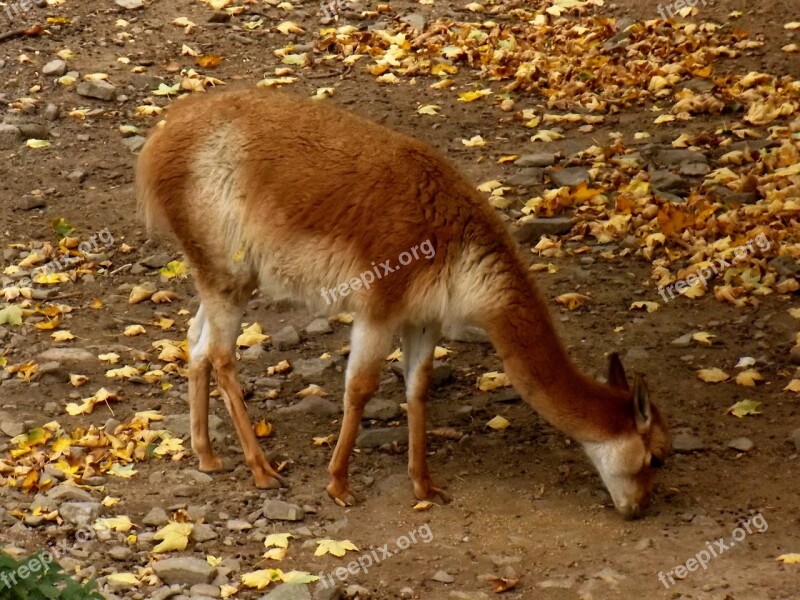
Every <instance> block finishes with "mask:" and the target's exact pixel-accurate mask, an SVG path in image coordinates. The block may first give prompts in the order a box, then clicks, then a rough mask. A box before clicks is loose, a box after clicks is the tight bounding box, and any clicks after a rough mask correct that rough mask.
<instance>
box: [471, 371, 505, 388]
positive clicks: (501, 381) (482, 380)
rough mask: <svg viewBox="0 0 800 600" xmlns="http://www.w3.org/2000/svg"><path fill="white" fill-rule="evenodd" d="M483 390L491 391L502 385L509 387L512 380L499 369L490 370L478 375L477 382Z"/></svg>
mask: <svg viewBox="0 0 800 600" xmlns="http://www.w3.org/2000/svg"><path fill="white" fill-rule="evenodd" d="M475 385H477V386H478V389H479V390H481V391H482V392H491V391H492V390H496V389H497V388H501V387H509V386H510V385H511V380H510V379H509V378H508V375H506V374H505V373H501V372H498V371H490V372H488V373H484V374H483V375H481V376H480V377H478V382H477V383H476V384H475Z"/></svg>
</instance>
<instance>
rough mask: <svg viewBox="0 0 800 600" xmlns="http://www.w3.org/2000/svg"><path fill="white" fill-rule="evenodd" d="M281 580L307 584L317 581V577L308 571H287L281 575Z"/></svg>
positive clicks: (295, 583)
mask: <svg viewBox="0 0 800 600" xmlns="http://www.w3.org/2000/svg"><path fill="white" fill-rule="evenodd" d="M281 581H283V582H284V583H291V584H294V585H301V584H302V585H307V584H309V583H313V582H315V581H319V577H317V576H316V575H312V574H311V573H309V572H308V571H289V572H287V573H283V574H282V575H281Z"/></svg>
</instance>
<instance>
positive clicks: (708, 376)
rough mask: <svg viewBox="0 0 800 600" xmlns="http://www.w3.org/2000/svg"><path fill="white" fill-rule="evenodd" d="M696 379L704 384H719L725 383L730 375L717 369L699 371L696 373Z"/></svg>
mask: <svg viewBox="0 0 800 600" xmlns="http://www.w3.org/2000/svg"><path fill="white" fill-rule="evenodd" d="M697 377H698V379H700V380H701V381H705V382H706V383H719V382H720V381H727V380H728V379H730V375H728V374H727V373H726V372H725V371H723V370H722V369H719V368H717V367H714V368H713V369H700V370H699V371H698V372H697Z"/></svg>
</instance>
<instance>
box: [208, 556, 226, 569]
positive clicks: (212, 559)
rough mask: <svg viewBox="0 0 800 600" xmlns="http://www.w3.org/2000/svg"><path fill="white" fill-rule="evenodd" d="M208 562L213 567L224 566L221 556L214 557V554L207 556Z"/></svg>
mask: <svg viewBox="0 0 800 600" xmlns="http://www.w3.org/2000/svg"><path fill="white" fill-rule="evenodd" d="M206 562H207V563H208V564H209V565H211V566H212V567H218V566H220V565H221V564H222V557H221V556H214V555H213V554H208V555H206Z"/></svg>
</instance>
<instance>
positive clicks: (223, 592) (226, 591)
mask: <svg viewBox="0 0 800 600" xmlns="http://www.w3.org/2000/svg"><path fill="white" fill-rule="evenodd" d="M212 566H214V565H212ZM238 591H239V588H237V587H236V586H235V585H230V584H227V583H226V584H223V585H221V586H220V587H219V595H220V598H230V597H231V596H234V595H235V594H236V593H238Z"/></svg>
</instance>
